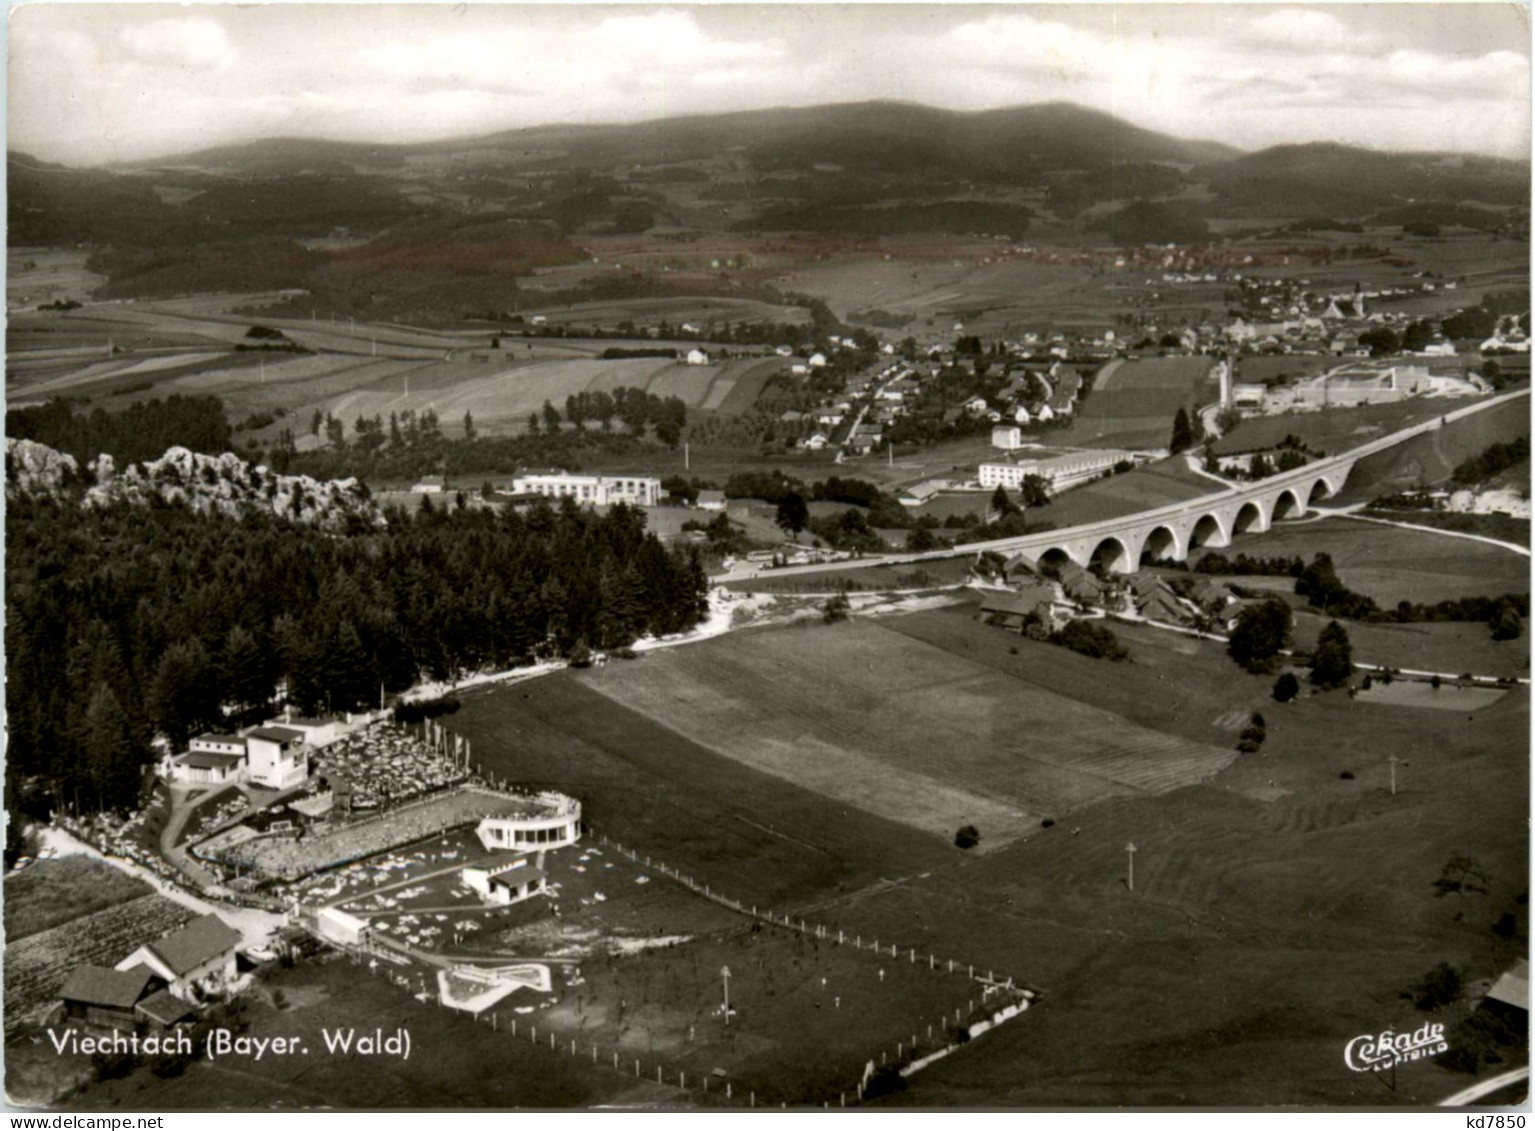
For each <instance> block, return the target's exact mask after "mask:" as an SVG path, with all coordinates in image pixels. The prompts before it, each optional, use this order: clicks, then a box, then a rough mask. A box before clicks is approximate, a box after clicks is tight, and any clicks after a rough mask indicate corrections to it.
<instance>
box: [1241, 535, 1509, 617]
mask: <svg viewBox="0 0 1535 1131" xmlns="http://www.w3.org/2000/svg"><path fill="white" fill-rule="evenodd" d="M1221 553H1224V554H1225V555H1226V556H1227V557H1234V556H1235V555H1236V554H1238V553H1245V554H1247V555H1249V556H1251V557H1277V556H1285V557H1290V556H1294V555H1299V556H1300V557H1302V558H1303V559H1304V560H1306V561H1308V562H1309V561H1310V560H1311V558H1312V557H1313V555H1315V554H1318V553H1327V554H1330V555H1332V560H1333V565H1334V566H1335V567H1336V568H1337V571H1338V576H1339V578H1341V579H1342V581H1343V584H1345V585H1347V586H1348V587H1349V588H1350V589H1352V590H1354V591H1355V592H1357V593H1365V594H1368V595H1369V596H1371V597H1373V598H1375V600H1376V602H1377V603H1379V604H1380V605H1383V606H1389V605H1394V604H1396V603H1397V602H1398V601H1403V600H1406V601H1425V602H1434V601H1445V600H1450V599H1452V598H1456V597H1471V596H1488V597H1497V596H1500V595H1502V594H1504V593H1525V592H1528V591H1529V588H1530V580H1529V574H1530V560H1529V559H1528V558H1526V557H1523V556H1521V555H1519V554H1516V553H1514V552H1513V551H1511V550H1505V549H1501V548H1499V547H1497V546H1490V545H1487V544H1486V543H1479V542H1472V541H1469V540H1467V539H1465V538H1449V537H1445V536H1444V535H1440V534H1434V533H1431V532H1429V531H1426V530H1407V529H1404V528H1402V527H1391V526H1382V525H1380V524H1379V523H1374V522H1350V521H1349V520H1348V519H1343V518H1324V519H1319V520H1317V521H1314V522H1312V521H1305V520H1302V521H1300V522H1287V523H1280V524H1279V525H1277V526H1276V527H1274V529H1272V530H1270V531H1269V532H1267V533H1265V534H1243V535H1239V536H1238V537H1237V538H1235V539H1234V540H1233V541H1232V544H1231V546H1230V547H1229V548H1227V549H1224V550H1222V551H1221ZM1235 580H1236V582H1237V583H1238V584H1242V583H1244V582H1245V581H1248V580H1252V581H1254V582H1256V581H1260V580H1262V579H1257V578H1254V579H1246V578H1237V579H1235Z"/></svg>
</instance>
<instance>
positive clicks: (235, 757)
mask: <svg viewBox="0 0 1535 1131" xmlns="http://www.w3.org/2000/svg"><path fill="white" fill-rule="evenodd" d="M177 761H179V762H180V763H181V764H182V765H183V766H192V767H195V768H196V769H199V770H232V769H234V768H235V767H236V766H238V765H239V764H240V763H241V762H243V761H245V758H244V756H243V755H240V754H218V753H215V752H213V751H211V750H193V751H192V752H191V753H190V754H183V755H182V756H181V757H180V758H179V759H177Z"/></svg>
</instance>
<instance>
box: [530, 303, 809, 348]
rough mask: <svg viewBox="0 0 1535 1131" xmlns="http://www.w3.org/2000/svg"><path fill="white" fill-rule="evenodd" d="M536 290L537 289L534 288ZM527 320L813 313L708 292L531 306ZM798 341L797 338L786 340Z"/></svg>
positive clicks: (614, 323) (719, 319)
mask: <svg viewBox="0 0 1535 1131" xmlns="http://www.w3.org/2000/svg"><path fill="white" fill-rule="evenodd" d="M530 294H536V292H530ZM519 313H520V314H521V315H522V316H523V318H524V319H525V320H528V321H531V320H532V319H533V318H535V317H541V318H543V319H545V320H546V321H547V322H548V324H549V325H551V326H589V327H592V328H594V329H602V330H609V329H615V328H617V327H618V326H619V325H620V324H622V323H624V322H634V323H636V324H638V325H642V326H643V325H651V324H654V323H656V322H660V321H666V322H670V323H671V324H672V325H674V326H678V325H681V324H682V323H684V322H687V323H692V324H694V325H697V326H699V327H703V326H706V325H708V324H709V323H713V324H715V325H716V326H722V325H724V324H725V323H727V322H729V323H735V324H740V323H745V324H747V325H751V326H756V325H760V324H761V323H763V322H796V323H799V322H802V323H808V322H809V321H810V314H809V312H808V311H806V310H805V309H804V308H803V307H799V306H777V305H774V304H772V303H766V302H758V301H756V300H755V299H743V298H725V297H714V296H707V295H699V296H697V297H689V296H681V297H677V298H630V299H618V300H614V301H611V302H578V303H575V304H574V305H569V306H530V307H528V308H527V309H525V310H521V311H519ZM785 344H789V345H798V344H799V343H797V342H791V343H785Z"/></svg>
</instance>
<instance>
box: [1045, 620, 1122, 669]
mask: <svg viewBox="0 0 1535 1131" xmlns="http://www.w3.org/2000/svg"><path fill="white" fill-rule="evenodd" d="M1050 643H1052V644H1059V645H1061V647H1063V648H1070V649H1071V650H1072V651H1073V652H1078V653H1081V654H1082V655H1084V656H1091V657H1093V658H1094V659H1103V660H1123V659H1125V658H1126V657H1128V656H1129V655H1130V650H1129V649H1128V648H1126V647H1125V646H1124V645H1123V644H1121V643H1120V642H1119V637H1117V636H1115V635H1114V633H1113V632H1112V631H1110V630H1109V629H1107V628H1104V627H1103V626H1102V625H1097V624H1093V623H1091V622H1090V621H1085V620H1074V621H1071V622H1070V623H1069V624H1067V625H1066V626H1065V627H1064V628H1062V629H1061V630H1060V631H1059V632H1053V633H1051V634H1050Z"/></svg>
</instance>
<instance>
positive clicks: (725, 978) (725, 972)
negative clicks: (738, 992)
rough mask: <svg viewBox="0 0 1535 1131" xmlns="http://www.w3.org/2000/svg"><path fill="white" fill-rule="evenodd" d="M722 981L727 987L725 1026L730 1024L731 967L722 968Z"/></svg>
mask: <svg viewBox="0 0 1535 1131" xmlns="http://www.w3.org/2000/svg"><path fill="white" fill-rule="evenodd" d="M720 981H722V982H723V983H724V985H725V1024H726V1025H729V1024H730V967H728V966H721V967H720Z"/></svg>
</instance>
